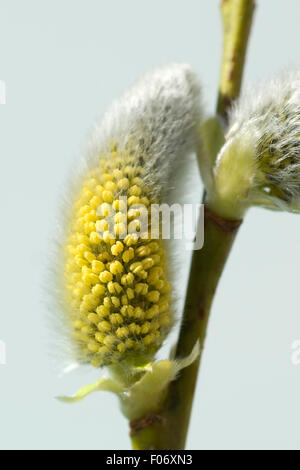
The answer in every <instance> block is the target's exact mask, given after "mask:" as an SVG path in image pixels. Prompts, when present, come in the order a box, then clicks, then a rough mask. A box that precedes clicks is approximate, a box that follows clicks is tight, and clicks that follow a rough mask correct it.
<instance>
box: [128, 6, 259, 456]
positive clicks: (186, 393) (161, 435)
mask: <svg viewBox="0 0 300 470" xmlns="http://www.w3.org/2000/svg"><path fill="white" fill-rule="evenodd" d="M221 8H222V17H223V24H224V53H223V62H222V70H221V78H220V89H219V100H218V108H217V111H218V114H219V115H220V116H221V117H223V118H224V119H225V120H226V119H227V112H228V108H229V107H230V105H231V103H232V100H233V99H235V98H236V97H237V96H238V94H239V91H240V87H241V81H242V71H243V67H244V62H245V57H246V49H247V43H248V37H249V33H250V28H251V23H252V17H253V11H254V0H223V1H222V5H221ZM221 215H222V214H221ZM240 222H241V221H229V220H226V219H224V218H222V217H221V216H220V214H219V215H215V214H213V213H212V212H210V211H209V210H206V217H205V242H204V247H203V249H202V250H199V251H194V253H193V258H192V266H191V272H190V278H189V284H188V290H187V297H186V304H185V309H184V315H183V320H182V326H181V331H180V336H179V341H178V344H177V349H176V357H177V358H180V357H184V356H187V355H188V354H189V353H190V352H191V350H192V348H193V346H194V344H195V342H196V341H197V340H198V339H200V344H201V351H202V350H203V347H204V340H205V336H206V331H207V325H208V320H209V314H210V308H211V304H212V300H213V297H214V294H215V290H216V288H217V285H218V282H219V279H220V277H221V274H222V272H223V269H224V266H225V263H226V260H227V257H228V255H229V252H230V249H231V246H232V243H233V241H234V238H235V235H236V232H237V229H238V226H239V225H240ZM200 359H201V357H200V358H199V359H198V361H196V362H195V363H193V364H192V365H191V366H189V367H187V368H186V369H184V370H183V371H182V372H181V374H180V375H179V377H178V378H177V379H176V380H175V381H173V382H172V383H171V384H170V386H169V388H168V390H167V391H166V398H165V400H164V402H163V406H162V409H161V410H160V411H159V412H158V413H156V414H155V415H149V416H144V417H141V419H140V420H137V421H135V422H134V423H132V427H131V437H132V444H133V448H134V449H183V448H184V447H185V441H186V436H187V431H188V427H189V420H190V414H191V409H192V404H193V398H194V392H195V386H196V381H197V375H198V370H199V365H200Z"/></svg>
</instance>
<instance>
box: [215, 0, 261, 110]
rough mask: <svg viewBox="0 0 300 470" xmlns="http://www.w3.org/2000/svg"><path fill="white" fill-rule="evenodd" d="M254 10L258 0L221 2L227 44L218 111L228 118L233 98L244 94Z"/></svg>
mask: <svg viewBox="0 0 300 470" xmlns="http://www.w3.org/2000/svg"><path fill="white" fill-rule="evenodd" d="M254 9H255V2H254V0H222V3H221V11H222V20H223V28H224V47H223V60H222V67H221V77H220V86H219V98H218V105H217V111H218V114H219V115H220V116H223V117H224V118H225V119H226V118H227V112H228V109H229V108H230V106H231V104H232V101H233V100H235V99H236V98H237V97H238V96H239V93H240V89H241V84H242V78H243V71H244V64H245V58H246V52H247V45H248V39H249V34H250V30H251V25H252V20H253V12H254Z"/></svg>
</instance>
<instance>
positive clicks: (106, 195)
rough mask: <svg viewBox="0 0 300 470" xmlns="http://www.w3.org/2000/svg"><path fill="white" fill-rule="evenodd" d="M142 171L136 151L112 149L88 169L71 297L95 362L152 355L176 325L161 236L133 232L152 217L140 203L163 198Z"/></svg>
mask: <svg viewBox="0 0 300 470" xmlns="http://www.w3.org/2000/svg"><path fill="white" fill-rule="evenodd" d="M143 176H144V169H143V168H142V167H141V166H139V165H137V164H136V161H134V160H133V158H132V157H130V156H124V155H121V156H119V155H118V154H117V152H116V151H112V153H111V155H109V156H107V157H105V158H100V159H99V165H98V166H97V167H96V168H95V169H94V170H92V171H90V173H89V174H87V175H86V177H85V178H84V181H83V182H82V186H81V189H80V190H79V192H78V194H77V198H76V200H75V202H74V205H73V210H72V212H71V218H70V222H69V230H68V239H67V241H66V249H65V273H64V282H65V286H66V293H67V299H66V300H67V303H68V305H69V306H70V308H69V311H70V321H71V324H72V327H73V334H74V338H75V339H76V341H77V344H78V345H79V352H80V354H81V356H80V359H81V360H82V361H83V362H90V363H91V364H92V365H94V366H96V367H99V366H103V365H109V364H115V363H118V362H120V361H122V360H126V359H129V358H130V360H135V359H136V360H137V362H139V361H140V359H141V358H145V359H148V358H149V357H151V356H153V354H154V353H155V352H156V350H157V349H158V348H159V346H160V345H161V342H162V340H163V339H164V337H165V335H166V333H167V331H168V329H169V327H170V324H171V315H170V285H169V283H168V282H167V279H166V263H165V251H164V248H163V245H162V242H161V240H151V239H150V237H149V234H148V233H147V232H146V233H144V234H143V236H139V233H138V230H136V231H135V232H134V233H130V230H128V225H130V224H134V226H135V228H137V229H138V228H139V220H138V218H139V216H140V215H143V216H144V215H145V209H140V208H138V209H137V208H136V207H135V205H136V204H143V205H144V206H145V208H148V207H149V205H150V204H151V202H156V203H157V199H155V201H154V197H153V196H151V194H152V192H151V188H149V186H146V185H145V184H144V183H143V181H144V180H143ZM125 198H126V199H125ZM126 201H127V204H126ZM113 212H114V216H113V218H112V222H113V223H112V226H111V227H109V224H108V222H107V220H106V218H107V217H108V216H110V215H111V214H112V213H113ZM146 212H147V210H146ZM150 223H151V221H150ZM126 226H127V231H126V232H125V229H126ZM131 226H132V227H133V225H131Z"/></svg>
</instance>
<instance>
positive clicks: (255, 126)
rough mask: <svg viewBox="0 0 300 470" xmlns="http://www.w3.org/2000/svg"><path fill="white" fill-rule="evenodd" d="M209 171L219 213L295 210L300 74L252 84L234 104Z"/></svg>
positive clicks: (299, 186) (299, 175) (298, 205)
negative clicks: (259, 208) (251, 209)
mask: <svg viewBox="0 0 300 470" xmlns="http://www.w3.org/2000/svg"><path fill="white" fill-rule="evenodd" d="M213 174H214V180H215V189H214V194H213V195H212V202H213V204H215V206H216V208H217V209H219V210H220V211H221V212H222V211H223V212H224V214H222V215H225V216H228V217H235V218H236V217H240V216H242V215H243V213H244V211H245V210H246V209H247V208H248V207H250V206H253V205H259V206H263V207H267V208H270V209H274V210H288V211H299V209H300V73H299V72H293V73H286V74H283V75H282V76H281V77H279V78H277V79H274V80H272V81H271V82H268V83H266V84H263V85H261V86H259V87H257V88H254V89H253V90H251V91H249V92H247V93H245V95H244V96H243V97H242V98H241V99H240V100H239V101H238V102H237V103H236V105H235V106H234V107H233V109H232V111H231V114H230V123H229V132H228V134H227V137H226V143H225V145H224V147H223V148H222V150H221V152H220V153H219V156H218V158H217V161H216V164H215V167H214V170H213ZM221 201H222V202H221Z"/></svg>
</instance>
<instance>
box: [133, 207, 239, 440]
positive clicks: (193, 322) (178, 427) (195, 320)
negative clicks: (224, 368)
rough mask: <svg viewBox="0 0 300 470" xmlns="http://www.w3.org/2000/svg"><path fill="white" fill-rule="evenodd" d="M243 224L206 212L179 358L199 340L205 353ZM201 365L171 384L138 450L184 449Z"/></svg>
mask: <svg viewBox="0 0 300 470" xmlns="http://www.w3.org/2000/svg"><path fill="white" fill-rule="evenodd" d="M239 225H240V222H232V221H224V219H221V218H220V217H218V216H215V215H214V214H212V213H211V212H209V211H206V216H205V244H204V247H203V249H202V250H198V251H195V252H194V256H193V261H192V267H191V275H190V282H189V287H188V292H187V300H186V306H185V314H184V321H183V322H182V326H181V332H180V337H179V342H178V345H177V351H176V356H177V357H185V356H187V355H188V354H189V353H190V352H191V349H192V347H193V345H194V344H195V343H196V341H197V340H198V339H200V344H201V353H202V350H203V346H204V339H205V336H206V330H207V323H208V318H209V312H210V307H211V303H212V300H213V297H214V293H215V290H216V287H217V284H218V281H219V279H220V276H221V274H222V271H223V269H224V265H225V262H226V259H227V257H228V254H229V252H230V249H231V246H232V243H233V240H234V238H235V235H236V233H237V229H238V226H239ZM199 364H200V358H199V359H198V360H197V361H195V362H194V363H193V364H192V365H191V366H189V367H187V368H186V369H184V370H183V371H182V372H181V375H180V377H179V378H178V379H177V380H175V381H174V382H172V383H171V385H170V387H169V390H168V394H167V398H166V400H165V403H164V409H163V411H162V412H160V413H159V415H156V420H155V419H154V417H153V416H152V417H149V420H150V421H151V419H152V421H153V423H151V425H150V426H148V423H147V421H145V422H146V424H147V425H146V426H144V427H143V426H140V427H139V428H141V429H139V428H138V432H133V436H132V441H133V446H134V448H135V449H149V448H154V449H183V448H184V445H185V439H186V434H187V430H188V426H189V418H190V412H191V407H192V402H193V396H194V389H195V385H196V379H197V373H198V369H199ZM144 420H145V418H144ZM146 420H147V418H146Z"/></svg>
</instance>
